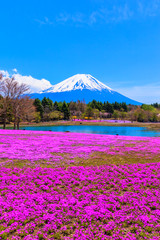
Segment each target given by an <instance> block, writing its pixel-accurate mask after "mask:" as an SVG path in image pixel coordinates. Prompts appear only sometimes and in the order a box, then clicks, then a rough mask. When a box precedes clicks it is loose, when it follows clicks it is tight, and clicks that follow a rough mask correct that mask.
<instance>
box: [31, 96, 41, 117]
mask: <svg viewBox="0 0 160 240" xmlns="http://www.w3.org/2000/svg"><path fill="white" fill-rule="evenodd" d="M33 104H34V106H35V108H36V111H37V112H39V113H40V117H41V118H42V117H43V112H44V110H43V106H42V103H41V101H40V100H39V98H36V99H35V100H34V103H33Z"/></svg>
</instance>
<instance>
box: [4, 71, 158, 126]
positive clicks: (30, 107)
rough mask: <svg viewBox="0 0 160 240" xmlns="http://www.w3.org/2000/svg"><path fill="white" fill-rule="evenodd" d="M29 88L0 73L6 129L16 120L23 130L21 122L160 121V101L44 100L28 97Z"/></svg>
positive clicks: (14, 124) (16, 124) (14, 123)
mask: <svg viewBox="0 0 160 240" xmlns="http://www.w3.org/2000/svg"><path fill="white" fill-rule="evenodd" d="M28 92H29V87H28V86H27V85H26V84H23V83H22V84H19V83H18V82H17V81H16V80H15V79H14V78H3V76H2V75H0V123H1V124H3V128H4V129H5V128H6V124H7V123H13V128H14V129H19V125H20V122H37V123H38V122H46V121H58V120H75V119H107V118H112V119H117V120H118V119H121V120H126V119H127V120H130V121H138V122H158V121H160V104H158V103H154V104H152V105H147V104H143V105H141V106H134V105H127V104H126V103H118V102H114V103H109V102H108V101H106V102H101V101H96V100H93V101H92V102H89V103H88V104H86V103H85V101H77V102H73V101H71V102H69V103H66V102H65V101H64V102H57V101H54V102H53V101H52V100H51V99H49V98H46V97H44V98H43V99H42V100H40V99H38V98H36V99H31V98H30V97H29V96H27V93H28Z"/></svg>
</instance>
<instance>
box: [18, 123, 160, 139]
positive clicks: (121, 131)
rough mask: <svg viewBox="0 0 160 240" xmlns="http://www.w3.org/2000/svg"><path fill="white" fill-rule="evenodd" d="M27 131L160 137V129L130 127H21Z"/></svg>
mask: <svg viewBox="0 0 160 240" xmlns="http://www.w3.org/2000/svg"><path fill="white" fill-rule="evenodd" d="M21 129H26V130H33V131H34V130H36V131H53V132H66V131H69V132H76V133H93V134H106V135H107V134H108V135H116V134H118V135H123V136H141V137H160V129H159V131H158V130H151V129H147V128H145V127H128V126H83V125H76V126H38V127H35V126H27V127H21Z"/></svg>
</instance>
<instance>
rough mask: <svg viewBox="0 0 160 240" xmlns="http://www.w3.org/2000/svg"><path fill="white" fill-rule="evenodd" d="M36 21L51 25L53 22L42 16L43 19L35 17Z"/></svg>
mask: <svg viewBox="0 0 160 240" xmlns="http://www.w3.org/2000/svg"><path fill="white" fill-rule="evenodd" d="M35 21H36V22H38V23H39V24H40V25H52V24H53V22H51V21H50V20H49V19H48V18H47V17H44V19H43V20H40V19H35Z"/></svg>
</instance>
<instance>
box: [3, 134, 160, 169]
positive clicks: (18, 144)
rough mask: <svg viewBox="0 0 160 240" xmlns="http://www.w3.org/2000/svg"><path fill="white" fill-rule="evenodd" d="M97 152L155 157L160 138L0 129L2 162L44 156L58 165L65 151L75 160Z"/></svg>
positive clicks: (37, 158)
mask: <svg viewBox="0 0 160 240" xmlns="http://www.w3.org/2000/svg"><path fill="white" fill-rule="evenodd" d="M95 152H100V153H105V154H108V155H113V156H116V155H117V154H118V155H121V156H122V157H123V156H124V155H129V154H130V155H135V156H136V157H137V158H142V157H145V158H146V159H147V158H148V159H149V158H154V156H155V157H157V156H159V152H160V138H155V137H152V138H151V137H130V136H113V135H98V134H95V135H93V134H84V133H64V132H62V133H61V132H55V133H54V132H43V131H37V132H36V131H26V130H20V131H16V130H0V159H1V161H0V166H3V164H4V163H6V160H8V161H14V160H28V161H29V162H30V163H31V164H34V162H35V161H39V160H43V159H45V161H47V162H48V163H50V164H53V165H58V162H60V161H62V160H64V161H65V158H66V155H69V159H70V161H71V162H73V161H74V158H77V157H79V158H84V159H85V158H88V157H90V156H91V154H92V153H95ZM3 160H4V161H3Z"/></svg>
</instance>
